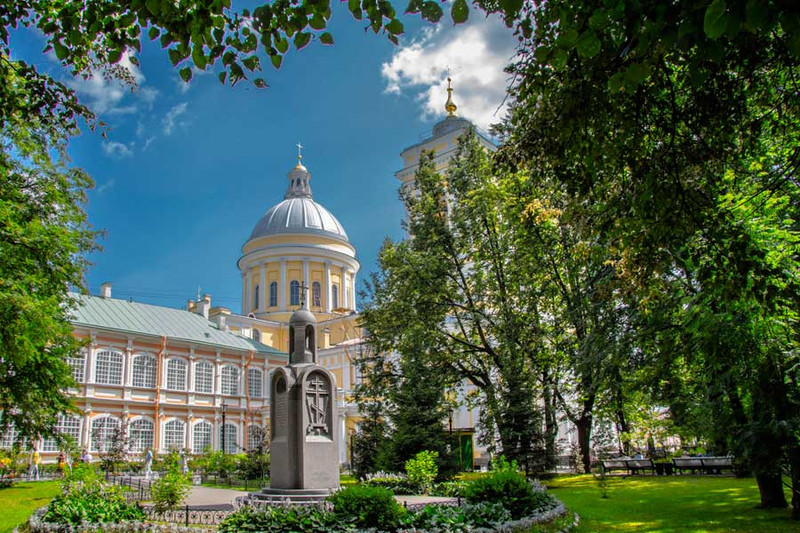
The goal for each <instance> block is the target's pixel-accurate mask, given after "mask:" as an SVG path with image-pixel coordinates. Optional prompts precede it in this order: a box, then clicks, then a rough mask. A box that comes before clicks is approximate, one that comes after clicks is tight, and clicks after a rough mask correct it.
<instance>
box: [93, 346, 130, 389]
mask: <svg viewBox="0 0 800 533" xmlns="http://www.w3.org/2000/svg"><path fill="white" fill-rule="evenodd" d="M123 360H124V359H123V355H122V352H120V351H119V350H114V349H110V348H103V349H102V350H98V351H97V353H95V355H94V382H95V383H97V384H99V385H122V362H123Z"/></svg>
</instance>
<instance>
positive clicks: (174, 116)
mask: <svg viewBox="0 0 800 533" xmlns="http://www.w3.org/2000/svg"><path fill="white" fill-rule="evenodd" d="M188 105H189V104H187V103H186V102H181V103H180V104H177V105H175V106H173V107H172V109H170V110H169V111H168V112H167V114H166V116H165V117H164V135H171V134H172V132H173V131H174V130H175V128H176V127H178V126H181V127H183V126H186V121H184V120H181V117H182V116H183V115H185V114H186V108H187V107H188Z"/></svg>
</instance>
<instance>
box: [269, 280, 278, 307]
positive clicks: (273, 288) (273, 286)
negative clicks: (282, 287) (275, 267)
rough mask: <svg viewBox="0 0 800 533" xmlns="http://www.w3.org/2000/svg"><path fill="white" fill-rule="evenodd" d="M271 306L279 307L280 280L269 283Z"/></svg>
mask: <svg viewBox="0 0 800 533" xmlns="http://www.w3.org/2000/svg"><path fill="white" fill-rule="evenodd" d="M269 306H270V307H278V282H277V281H273V282H272V283H270V284H269Z"/></svg>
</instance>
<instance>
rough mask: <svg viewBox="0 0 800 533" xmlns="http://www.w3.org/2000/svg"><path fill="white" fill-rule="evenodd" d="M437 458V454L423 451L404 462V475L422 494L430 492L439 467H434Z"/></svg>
mask: <svg viewBox="0 0 800 533" xmlns="http://www.w3.org/2000/svg"><path fill="white" fill-rule="evenodd" d="M438 457H439V452H432V451H428V450H424V451H421V452H419V453H418V454H417V455H415V456H414V457H412V458H411V459H409V460H408V461H406V474H407V475H408V479H409V481H411V483H413V484H414V485H415V486H416V487H418V488H419V492H421V493H423V494H428V493H429V492H430V491H431V487H432V486H433V481H434V480H435V479H436V474H438V473H439V467H438V466H436V459H437V458H438Z"/></svg>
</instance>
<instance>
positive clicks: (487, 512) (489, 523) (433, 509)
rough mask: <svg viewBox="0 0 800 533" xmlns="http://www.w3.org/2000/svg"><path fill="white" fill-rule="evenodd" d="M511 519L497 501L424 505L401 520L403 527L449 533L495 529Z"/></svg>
mask: <svg viewBox="0 0 800 533" xmlns="http://www.w3.org/2000/svg"><path fill="white" fill-rule="evenodd" d="M510 520H511V513H509V512H508V510H507V509H506V508H505V507H503V506H502V505H500V504H499V503H478V504H474V505H472V504H467V505H464V506H463V507H450V506H444V505H426V506H425V508H424V509H422V510H421V511H420V512H418V513H414V514H410V515H409V516H408V518H407V519H405V520H403V526H404V527H405V528H414V529H419V530H428V531H447V532H449V533H450V532H451V533H457V532H462V531H463V532H468V531H474V530H475V529H477V528H483V529H488V530H495V529H497V526H498V525H500V524H502V523H504V522H508V521H510Z"/></svg>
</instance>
